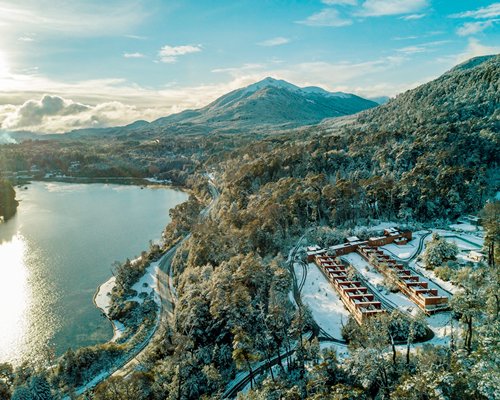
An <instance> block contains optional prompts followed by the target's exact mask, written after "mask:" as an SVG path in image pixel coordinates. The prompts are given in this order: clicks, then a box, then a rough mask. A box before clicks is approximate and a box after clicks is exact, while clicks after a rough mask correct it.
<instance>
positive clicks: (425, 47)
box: [397, 40, 450, 55]
mask: <svg viewBox="0 0 500 400" xmlns="http://www.w3.org/2000/svg"><path fill="white" fill-rule="evenodd" d="M449 42H450V41H449V40H437V41H434V42H427V43H421V44H418V45H415V46H406V47H402V48H400V49H397V51H398V52H399V53H403V54H408V55H410V54H418V53H427V52H430V51H436V48H437V47H439V46H441V45H443V44H447V43H449Z"/></svg>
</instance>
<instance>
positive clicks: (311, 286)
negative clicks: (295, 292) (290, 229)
mask: <svg viewBox="0 0 500 400" xmlns="http://www.w3.org/2000/svg"><path fill="white" fill-rule="evenodd" d="M294 268H295V274H296V276H297V281H298V282H300V281H301V280H302V276H303V268H302V266H301V265H300V264H295V265H294ZM306 268H307V276H306V280H305V283H304V287H303V288H302V291H301V297H302V301H303V302H304V303H305V304H307V305H308V306H309V308H310V309H311V312H312V314H313V318H314V320H315V321H316V322H317V323H318V324H319V326H320V327H321V328H323V329H324V330H325V331H326V332H327V333H328V334H330V335H331V336H333V337H334V338H336V339H342V326H343V325H345V324H346V323H347V320H348V318H349V311H347V309H346V308H345V307H344V304H343V303H342V301H341V300H340V298H339V297H338V296H337V293H336V292H335V289H334V288H333V287H332V286H331V284H330V282H329V281H328V280H327V279H326V278H325V276H324V275H323V274H322V273H321V271H320V270H319V268H318V267H317V266H316V265H315V264H308V265H307V267H306Z"/></svg>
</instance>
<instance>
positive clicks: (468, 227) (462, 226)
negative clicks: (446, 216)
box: [450, 223, 483, 232]
mask: <svg viewBox="0 0 500 400" xmlns="http://www.w3.org/2000/svg"><path fill="white" fill-rule="evenodd" d="M450 228H451V229H453V230H454V231H463V232H481V231H482V230H483V228H482V227H481V226H475V225H472V224H466V223H459V224H452V225H450Z"/></svg>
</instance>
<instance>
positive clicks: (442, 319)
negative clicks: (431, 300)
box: [426, 311, 458, 346]
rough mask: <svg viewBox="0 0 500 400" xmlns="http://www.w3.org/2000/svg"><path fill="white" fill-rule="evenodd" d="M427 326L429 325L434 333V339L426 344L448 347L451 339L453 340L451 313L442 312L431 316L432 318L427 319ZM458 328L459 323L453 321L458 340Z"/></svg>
mask: <svg viewBox="0 0 500 400" xmlns="http://www.w3.org/2000/svg"><path fill="white" fill-rule="evenodd" d="M426 321H427V324H429V328H431V329H432V331H433V332H434V337H433V338H432V339H431V340H430V341H428V342H426V343H429V344H434V345H441V346H446V345H448V344H449V343H450V338H451V331H452V328H451V325H450V321H451V313H450V312H449V311H448V312H440V313H437V314H434V315H431V316H430V317H427V318H426ZM457 326H458V322H457V321H453V329H454V330H455V332H453V334H454V335H455V338H457V337H458V336H457V334H458V331H457V329H458V328H457Z"/></svg>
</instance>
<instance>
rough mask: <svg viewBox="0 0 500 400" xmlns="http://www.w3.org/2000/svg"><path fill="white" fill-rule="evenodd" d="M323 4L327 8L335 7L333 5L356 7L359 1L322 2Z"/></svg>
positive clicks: (330, 0)
mask: <svg viewBox="0 0 500 400" xmlns="http://www.w3.org/2000/svg"><path fill="white" fill-rule="evenodd" d="M321 2H322V3H323V4H326V5H327V6H333V5H341V6H344V5H347V6H355V5H357V4H358V0H321Z"/></svg>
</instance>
